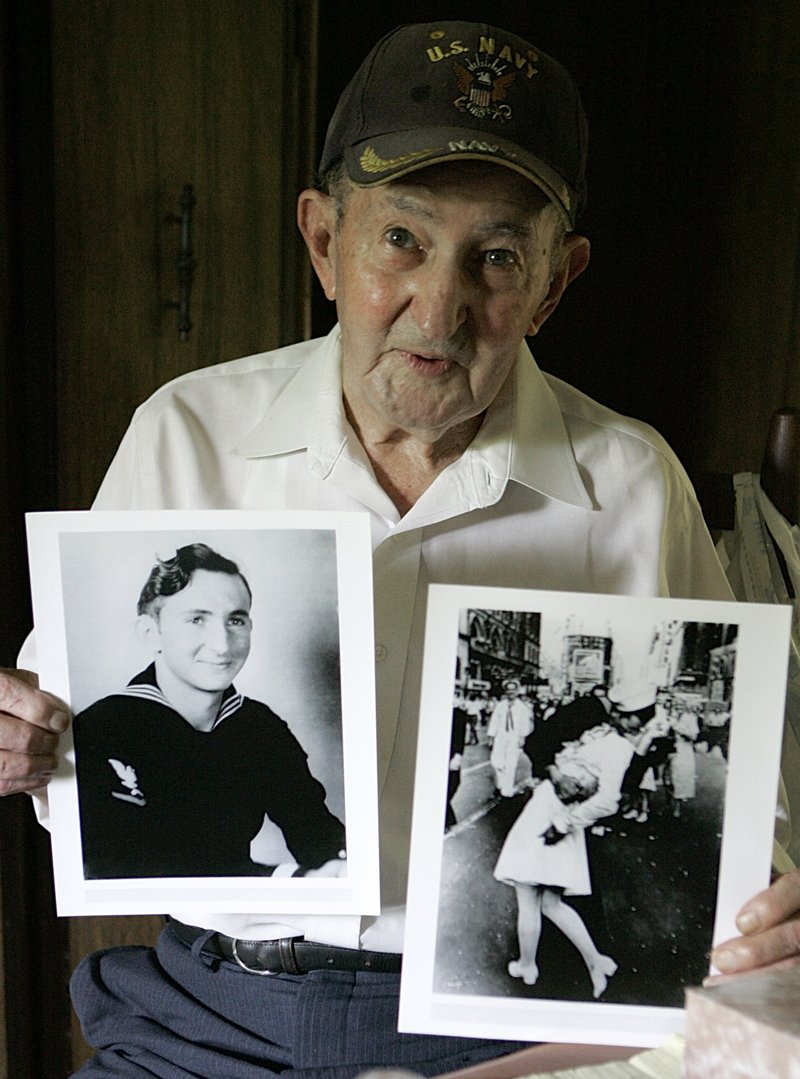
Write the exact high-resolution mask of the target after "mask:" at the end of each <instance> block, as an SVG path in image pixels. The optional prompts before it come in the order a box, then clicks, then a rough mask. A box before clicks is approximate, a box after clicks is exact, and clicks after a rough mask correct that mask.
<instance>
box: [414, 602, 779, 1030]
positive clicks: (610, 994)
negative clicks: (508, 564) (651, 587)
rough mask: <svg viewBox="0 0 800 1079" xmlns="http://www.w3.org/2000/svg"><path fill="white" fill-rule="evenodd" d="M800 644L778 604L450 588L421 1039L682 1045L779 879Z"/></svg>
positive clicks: (420, 955) (417, 831)
mask: <svg viewBox="0 0 800 1079" xmlns="http://www.w3.org/2000/svg"><path fill="white" fill-rule="evenodd" d="M787 634H788V614H787V608H783V609H781V608H776V607H769V606H766V605H765V606H759V605H755V604H746V605H745V604H736V603H706V602H698V601H691V602H681V601H676V600H637V599H631V598H624V599H621V598H619V597H613V598H612V597H607V596H581V595H572V594H559V593H541V592H538V593H528V592H516V593H514V592H513V591H511V590H502V591H498V590H491V589H459V588H456V587H450V588H448V587H445V586H441V587H436V588H434V589H432V590H431V596H430V602H429V615H428V634H427V638H426V657H425V658H426V668H425V678H424V681H423V714H422V718H421V727H420V742H419V751H418V766H417V789H416V797H415V807H414V825H415V827H414V832H413V839H412V860H411V875H410V884H409V910H410V912H411V913H410V921H411V924H413V925H414V926H415V934H413V935H409V939H407V942H406V946H407V949H410V955H409V952H408V951H407V953H406V966H405V967H404V987H403V998H402V1005H401V1029H406V1030H416V1031H429V1032H436V1033H459V1032H465V1031H466V1030H467V1029H468V1028H470V1027H471V1028H473V1029H474V1030H475V1032H476V1033H484V1034H487V1035H490V1036H500V1035H502V1036H507V1037H515V1038H522V1039H525V1038H530V1039H531V1040H539V1039H542V1038H547V1039H553V1040H560V1041H571V1040H574V1037H575V1036H574V1034H573V1035H571V1034H570V1031H571V1030H574V1029H578V1028H579V1029H580V1032H581V1033H580V1039H579V1040H582V1041H583V1040H594V1041H596V1042H597V1043H598V1044H603V1043H614V1044H621V1045H651V1044H652V1045H655V1044H658V1043H659V1042H660V1041H661V1040H663V1038H664V1037H665V1036H667V1035H669V1034H670V1033H679V1032H680V1023H681V1012H682V1008H683V1002H684V993H685V990H686V989H687V988H689V987H691V986H696V985H699V984H701V983H702V980H703V978H704V977H705V976H706V975H707V974H708V973H709V967H708V960H707V956H708V954H709V953H710V951H711V948H712V945H713V943H714V942H716V941H717V940H719V939H722V937H720V935H719V934H720V932H721V933H722V934H723V936H724V935H725V932H726V931H727V929H728V928H729V925H730V921H729V919H730V918H731V915H732V913H733V912H734V910H735V908H736V905H737V900H738V899H740V897H741V895H742V894H749V893H750V892H752V891H753V890H754V889H758V888H761V887H765V886H766V885H767V883H768V881H769V857H768V852H769V836H770V834H771V829H772V828H773V826H774V818H775V806H776V797H777V762H778V755H779V750H780V736H781V718H782V711H783V700H784V694H785V686H786V661H787V654H788V636H787ZM756 780H757V782H756ZM756 791H757V792H758V793H755V792H756ZM437 817H438V819H439V820H441V822H442V828H441V832H440V834H439V836H438V839H437V840H435V841H433V840H428V839H427V838H426V831H425V828H424V826H423V825H422V823H421V822H422V821H423V820H425V819H426V818H427V821H428V822H430V821H431V820H432V819H436V818H437ZM418 822H419V823H418ZM430 831H432V829H430V825H429V824H428V832H430ZM759 841H760V842H759ZM756 851H758V852H759V853H757V854H756V853H755V852H756ZM432 864H434V865H436V867H437V872H436V874H432V873H431V865H432ZM420 925H425V926H426V927H428V930H427V931H426V932H425V933H424V934H423V935H424V936H425V938H426V939H425V942H424V944H419V943H418V938H417V930H418V928H419V926H420ZM415 939H417V943H415ZM426 949H428V951H427V952H426ZM577 1020H580V1022H578V1021H577ZM476 1024H477V1026H476Z"/></svg>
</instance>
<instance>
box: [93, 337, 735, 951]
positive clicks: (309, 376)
mask: <svg viewBox="0 0 800 1079" xmlns="http://www.w3.org/2000/svg"><path fill="white" fill-rule="evenodd" d="M95 507H96V508H98V509H104V510H128V509H130V510H140V509H162V508H163V509H198V508H215V509H249V510H253V509H266V510H274V509H313V510H339V511H341V510H358V511H361V512H363V511H366V512H368V513H369V515H370V520H371V525H372V543H373V552H374V588H375V639H376V655H375V659H376V675H377V713H378V758H379V760H378V766H379V792H380V800H381V803H380V804H381V810H380V813H381V829H380V842H381V894H382V903H383V906H384V908H386V910H387V913H386V915H382V916H381V918H380V919H378V922H377V923H376V925H375V926H373V927H372V928H371V929H370V930H369V931H368V932H367V933H366V934H365V936H364V938H363V942H364V944H365V946H369V947H377V948H385V949H388V950H398V949H399V947H400V937H399V935H398V934H399V931H400V927H401V925H402V917H401V916H400V911H401V910H402V905H403V903H404V901H405V887H406V873H407V863H408V852H409V832H410V824H411V803H412V787H413V775H414V757H415V749H416V736H417V715H418V709H419V684H420V673H421V663H422V640H423V629H424V619H425V602H426V591H427V586H428V584H429V583H432V582H436V583H445V584H465V585H489V586H505V587H519V588H546V589H555V590H567V591H577V592H595V593H620V594H632V595H643V596H654V595H670V596H679V597H697V598H711V599H720V598H722V599H727V598H730V592H729V590H728V586H727V583H726V580H725V576H724V574H723V572H722V570H721V568H720V566H719V563H718V561H717V558H716V555H715V552H714V548H713V545H712V543H711V540H710V538H709V535H708V532H707V530H706V527H705V525H704V523H703V520H702V516H701V513H700V510H699V507H698V505H697V502H696V499H695V496H694V493H693V492H692V489H691V487H690V484H689V482H688V480H687V478H686V476H685V473H684V472H683V469H682V468H681V466H680V465H679V463H678V461H677V459H676V458H675V456H674V454H673V453H672V452H671V450H670V449H669V448H668V446H667V445H666V444H665V443H664V441H663V439H661V437H660V436H659V435H657V434H656V433H655V432H654V431H653V430H652V429H650V428H649V427H647V426H646V425H644V424H641V423H639V422H636V421H633V420H630V419H627V418H624V417H622V416H619V415H617V414H616V413H614V412H611V411H610V410H609V409H606V408H604V407H602V406H600V405H598V404H597V403H595V402H593V401H591V400H590V399H589V398H587V397H586V396H585V395H583V394H582V393H580V392H578V391H577V390H575V389H573V388H572V387H570V386H567V385H566V384H565V383H563V382H561V381H559V380H558V379H555V378H552V377H550V376H548V375H545V374H543V373H542V372H540V371H539V369H538V367H537V366H536V364H535V362H534V360H533V358H532V356H531V355H530V352H529V351H528V348H527V346H525V345H523V346H522V347H521V348H520V354H519V357H518V359H517V363H516V365H515V367H514V369H513V371H512V373H511V375H510V376H509V378H508V379H507V382H506V384H505V386H504V387H503V388H502V390H501V391H500V393H499V395H498V397H497V399H496V400H495V401H494V403H493V404H492V406H491V407H490V408H489V410H488V412H487V414H486V417H485V419H484V421H483V424H482V426H481V428H480V430H479V432H478V434H477V436H476V438H475V440H474V441H473V443H472V444H471V446H470V447H469V448H468V449H467V451H466V452H465V453H464V454H463V456H462V457H461V458H459V460H457V461H456V462H454V463H453V464H451V465H450V466H449V467H448V468H447V469H445V471H444V472H442V473H441V474H440V475H439V476H438V477H437V479H436V481H435V482H434V483H433V484H432V485H431V486H430V487H429V488H428V490H426V491H425V493H424V494H423V495H422V497H421V498H420V499H419V500H418V501H417V503H416V504H415V505H414V506H413V507H412V509H411V510H410V511H409V512H408V513H407V514H405V516H403V517H401V516H400V515H399V513H398V511H397V509H396V508H395V506H394V504H393V503H392V501H391V499H390V498H389V496H388V495H387V494H386V492H385V491H384V490H383V489H382V488H381V487H380V485H379V484H378V483H377V481H376V479H375V476H374V474H373V471H372V468H371V466H370V462H369V460H368V458H367V456H366V454H365V453H364V450H363V448H362V447H361V445H360V443H359V442H358V440H357V438H356V437H355V435H354V433H353V431H352V429H351V428H350V427H349V425H348V423H347V421H346V418H345V414H344V409H343V406H342V382H341V360H340V334H339V330H338V328H335V329H334V330H333V331H332V332H331V333H330V334H329V335H328V337H327V338H325V339H322V340H317V341H310V342H304V343H301V344H298V345H294V346H290V347H288V348H283V349H278V350H276V351H274V352H270V353H265V354H262V355H258V356H252V357H248V358H245V359H240V360H235V361H233V362H230V363H226V364H221V365H218V366H215V367H210V368H205V369H202V370H199V371H194V372H191V373H189V374H187V375H184V376H182V377H181V378H179V379H177V380H175V381H174V382H172V383H169V384H168V385H166V386H165V387H162V389H160V390H159V391H158V392H157V393H155V394H154V395H153V397H152V398H150V400H149V401H147V402H146V403H145V404H144V405H143V406H141V407H140V408H139V409H138V410H137V412H136V414H135V416H134V418H133V420H132V422H131V426H130V428H129V430H128V432H127V434H126V435H125V437H124V439H123V441H122V443H121V444H120V447H119V450H118V452H117V454H116V456H115V458H114V461H113V462H112V465H111V467H110V469H109V471H108V474H107V476H106V478H105V480H104V482H103V484H102V486H101V488H100V491H99V493H98V496H97V500H96V503H95ZM174 914H175V916H176V917H178V918H181V914H180V912H179V911H175V912H174ZM195 918H196V916H195ZM181 920H183V921H187V920H188V921H191V920H192V919H191V917H184V918H182V919H181ZM203 921H204V923H205V924H207V925H208V927H209V928H214V929H217V930H218V931H220V932H223V933H227V934H229V935H231V936H238V937H249V938H260V937H269V936H274V935H276V933H279V932H280V931H281V930H282V928H283V927H282V926H280V925H277V926H276V922H277V921H278V919H276V916H275V915H270V916H265V915H255V916H252V917H248V916H244V915H227V914H209V915H206V916H204V918H203ZM280 921H281V922H283V921H284V920H283V919H280ZM285 921H286V924H288V925H289V926H290V928H291V929H292V930H300V931H303V932H305V933H306V936H307V937H308V938H309V939H313V940H322V941H328V942H330V943H337V944H349V945H354V944H355V943H356V942H357V940H358V934H359V926H358V919H357V918H348V917H346V916H338V917H331V918H324V917H320V916H316V915H315V916H309V917H303V918H298V917H292V918H291V919H289V918H288V917H287V919H286V920H285Z"/></svg>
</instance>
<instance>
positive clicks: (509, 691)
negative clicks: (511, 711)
mask: <svg viewBox="0 0 800 1079" xmlns="http://www.w3.org/2000/svg"><path fill="white" fill-rule="evenodd" d="M521 692H522V690H521V689H520V687H519V686H518V685H517V684H516V682H511V683H510V684H509V685H507V686H504V687H503V693H504V695H505V696H506V697H508V699H509V700H511V701H513V700H516V698H517V697H518V696H519V695H520V693H521Z"/></svg>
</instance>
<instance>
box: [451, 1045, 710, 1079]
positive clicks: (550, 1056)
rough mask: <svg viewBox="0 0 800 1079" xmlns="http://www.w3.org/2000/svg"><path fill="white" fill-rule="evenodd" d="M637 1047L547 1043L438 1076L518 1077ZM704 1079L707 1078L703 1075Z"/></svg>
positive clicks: (599, 1060)
mask: <svg viewBox="0 0 800 1079" xmlns="http://www.w3.org/2000/svg"><path fill="white" fill-rule="evenodd" d="M641 1052H642V1050H641V1049H633V1048H630V1047H628V1046H620V1045H572V1044H569V1045H567V1044H562V1043H555V1042H553V1043H551V1042H547V1043H544V1044H541V1045H532V1046H531V1047H530V1049H521V1050H520V1051H519V1052H517V1053H510V1054H509V1055H508V1056H504V1057H500V1058H499V1059H497V1060H489V1061H487V1062H486V1063H485V1064H474V1065H473V1066H472V1067H471V1068H463V1069H461V1070H460V1071H455V1072H449V1073H448V1074H447V1076H443V1077H442V1079H519V1077H520V1076H528V1075H543V1074H545V1073H547V1072H551V1071H554V1070H556V1069H557V1068H578V1067H580V1066H581V1065H584V1064H605V1063H607V1062H608V1061H610V1060H630V1058H631V1057H632V1056H635V1054H636V1053H641ZM706 1079H707V1077H706Z"/></svg>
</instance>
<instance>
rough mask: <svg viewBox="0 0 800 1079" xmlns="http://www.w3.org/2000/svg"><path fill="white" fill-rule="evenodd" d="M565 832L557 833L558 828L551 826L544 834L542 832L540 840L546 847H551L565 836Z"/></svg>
mask: <svg viewBox="0 0 800 1079" xmlns="http://www.w3.org/2000/svg"><path fill="white" fill-rule="evenodd" d="M566 834H567V833H566V832H559V830H558V828H556V826H555V825H554V824H551V825H550V827H549V828H548V829H547V831H546V832H542V839H543V840H544V845H545V846H546V847H552V846H554V844H556V843H560V842H561V840H562V839H563V838H564V836H565V835H566Z"/></svg>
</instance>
